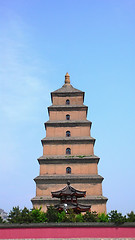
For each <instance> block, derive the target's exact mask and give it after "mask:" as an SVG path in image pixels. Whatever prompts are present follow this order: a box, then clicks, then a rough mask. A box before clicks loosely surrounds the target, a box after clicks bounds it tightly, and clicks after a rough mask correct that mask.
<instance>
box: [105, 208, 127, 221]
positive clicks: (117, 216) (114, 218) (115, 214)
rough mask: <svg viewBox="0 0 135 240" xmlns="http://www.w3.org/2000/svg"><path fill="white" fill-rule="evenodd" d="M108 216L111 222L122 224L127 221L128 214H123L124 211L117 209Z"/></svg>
mask: <svg viewBox="0 0 135 240" xmlns="http://www.w3.org/2000/svg"><path fill="white" fill-rule="evenodd" d="M108 216H109V220H110V222H114V223H115V224H122V223H124V222H126V221H127V219H126V216H122V213H118V212H117V210H113V211H111V212H110V213H109V214H108Z"/></svg>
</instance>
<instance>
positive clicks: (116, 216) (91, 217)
mask: <svg viewBox="0 0 135 240" xmlns="http://www.w3.org/2000/svg"><path fill="white" fill-rule="evenodd" d="M7 220H8V223H20V224H22V223H41V222H42V223H44V222H59V223H60V222H113V223H115V224H123V223H124V222H135V213H134V212H133V211H131V212H130V213H128V214H127V217H126V216H125V215H124V216H123V215H122V213H119V212H117V210H113V211H111V212H110V213H108V214H105V213H100V214H97V213H96V212H86V213H85V214H81V213H79V214H76V213H75V212H74V211H73V210H72V209H68V211H67V213H65V211H62V212H58V211H57V210H56V209H55V208H54V207H53V206H50V207H48V209H47V211H46V212H43V211H42V208H41V207H40V208H39V209H37V208H33V209H31V210H29V209H27V208H26V207H24V208H23V209H20V208H19V206H17V207H13V209H12V210H11V211H10V213H9V215H8V219H7ZM0 223H4V221H3V220H2V218H1V217H0Z"/></svg>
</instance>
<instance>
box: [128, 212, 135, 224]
mask: <svg viewBox="0 0 135 240" xmlns="http://www.w3.org/2000/svg"><path fill="white" fill-rule="evenodd" d="M127 216H128V218H127V221H128V222H135V213H134V212H133V211H131V212H130V213H128V214H127Z"/></svg>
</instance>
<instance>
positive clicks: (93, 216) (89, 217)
mask: <svg viewBox="0 0 135 240" xmlns="http://www.w3.org/2000/svg"><path fill="white" fill-rule="evenodd" d="M97 216H98V215H97V213H96V212H92V213H91V212H86V213H85V214H84V215H83V220H84V222H97Z"/></svg>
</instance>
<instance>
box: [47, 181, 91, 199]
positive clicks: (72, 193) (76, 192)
mask: <svg viewBox="0 0 135 240" xmlns="http://www.w3.org/2000/svg"><path fill="white" fill-rule="evenodd" d="M51 194H52V197H56V198H61V197H62V196H67V195H68V196H76V197H77V198H81V197H85V196H86V191H79V190H77V189H75V188H73V187H71V186H70V182H69V181H68V182H67V186H66V187H64V188H63V189H61V190H59V191H56V192H51Z"/></svg>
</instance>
